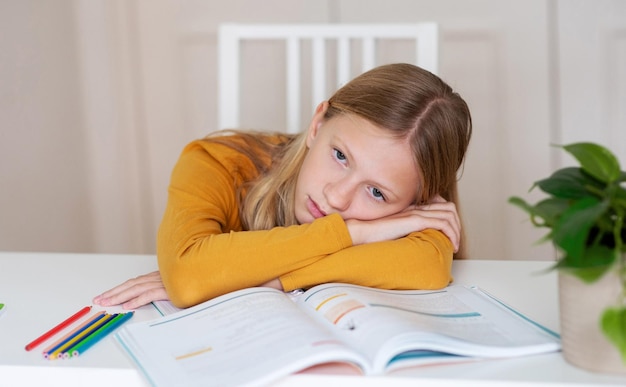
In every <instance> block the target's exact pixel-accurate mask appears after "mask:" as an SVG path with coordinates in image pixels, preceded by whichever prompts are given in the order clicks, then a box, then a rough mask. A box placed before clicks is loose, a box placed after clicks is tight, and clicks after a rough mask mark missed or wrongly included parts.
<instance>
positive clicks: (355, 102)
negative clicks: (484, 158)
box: [236, 63, 472, 258]
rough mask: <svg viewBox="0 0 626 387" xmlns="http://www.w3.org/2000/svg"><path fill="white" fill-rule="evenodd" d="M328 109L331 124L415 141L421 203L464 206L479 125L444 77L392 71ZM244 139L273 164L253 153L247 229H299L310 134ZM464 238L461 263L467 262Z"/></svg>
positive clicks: (402, 67)
mask: <svg viewBox="0 0 626 387" xmlns="http://www.w3.org/2000/svg"><path fill="white" fill-rule="evenodd" d="M328 103H329V107H328V110H327V112H326V114H325V117H324V119H325V120H328V119H331V118H332V117H334V116H336V115H340V114H355V115H358V116H360V117H362V118H365V119H367V120H368V121H370V122H372V123H373V124H375V125H376V126H378V127H380V128H383V129H386V130H389V131H391V132H392V133H394V135H395V136H397V137H399V138H408V139H409V140H410V143H411V147H412V149H413V153H414V155H415V162H416V165H417V167H418V172H419V175H420V176H421V177H422V179H421V180H422V182H421V183H422V185H421V186H420V187H418V192H419V194H418V197H417V198H415V203H416V204H423V203H427V202H429V201H430V200H431V199H432V198H433V197H435V196H436V195H437V194H439V195H441V196H442V197H443V198H444V199H446V200H448V201H452V202H454V203H455V204H456V205H457V208H459V201H458V189H457V180H458V177H457V173H458V172H459V170H460V168H461V166H462V163H463V160H464V157H465V152H466V150H467V147H468V144H469V140H470V137H471V133H472V120H471V115H470V111H469V108H468V106H467V104H466V103H465V101H464V100H463V99H462V98H461V97H460V96H459V94H458V93H456V92H454V91H453V90H452V88H451V87H450V86H448V85H447V84H446V83H445V82H443V81H442V80H441V79H440V78H439V77H437V76H436V75H434V74H432V73H430V72H428V71H426V70H424V69H421V68H419V67H417V66H414V65H410V64H404V63H396V64H390V65H384V66H380V67H377V68H374V69H372V70H370V71H368V72H366V73H363V74H361V75H360V76H358V77H356V78H354V79H353V80H352V81H350V82H349V83H347V84H346V85H345V86H343V87H342V88H341V89H339V90H338V91H337V92H336V93H335V94H334V95H333V96H332V97H331V98H330V99H329V100H328ZM244 137H245V139H246V140H245V141H246V142H247V143H249V144H252V143H254V144H256V145H257V147H262V149H265V150H266V151H267V152H268V153H269V154H270V155H271V158H272V161H271V164H270V165H266V164H264V163H262V162H259V160H258V156H256V157H255V156H254V155H251V154H250V152H246V153H248V154H249V155H250V157H251V159H252V160H253V162H254V163H255V165H256V166H257V169H258V170H259V172H260V178H259V179H258V180H256V181H254V182H251V183H250V184H248V185H246V186H245V187H242V194H241V195H240V196H241V205H240V215H241V220H242V224H243V227H244V228H245V229H247V230H260V229H270V228H273V227H276V226H290V225H294V224H297V223H298V222H297V220H296V218H295V209H294V202H295V186H296V180H297V178H298V174H299V171H300V168H301V166H302V163H303V161H304V158H305V156H306V153H307V148H306V132H303V133H300V134H297V135H294V136H292V137H287V136H286V135H285V136H284V139H283V140H284V142H282V143H281V144H282V145H280V144H279V145H270V144H268V142H267V140H268V138H269V137H268V136H267V134H265V135H263V134H259V133H256V134H254V133H248V134H247V135H244ZM236 148H237V150H240V151H244V150H243V149H240V147H239V146H237V147H236ZM266 154H267V153H266ZM459 211H460V209H459ZM463 239H464V238H462V243H461V248H460V250H459V252H458V253H457V254H456V255H455V258H463V257H464V256H465V249H464V245H465V244H464V243H463Z"/></svg>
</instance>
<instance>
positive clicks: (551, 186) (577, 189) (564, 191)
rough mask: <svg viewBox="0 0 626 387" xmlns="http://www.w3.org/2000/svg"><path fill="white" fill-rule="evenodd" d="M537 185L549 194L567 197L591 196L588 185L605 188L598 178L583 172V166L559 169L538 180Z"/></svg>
mask: <svg viewBox="0 0 626 387" xmlns="http://www.w3.org/2000/svg"><path fill="white" fill-rule="evenodd" d="M535 185H536V186H538V187H539V188H541V190H542V191H543V192H545V193H547V194H550V195H553V196H555V197H558V198H565V199H580V198H583V197H585V196H589V194H590V192H589V190H587V189H586V186H591V185H592V186H596V187H597V188H598V189H599V190H601V189H602V188H603V187H602V185H601V184H600V183H599V182H598V181H597V180H595V179H594V178H592V177H591V175H589V174H586V173H583V170H582V168H578V167H569V168H562V169H559V170H558V171H556V172H554V173H553V174H552V175H551V176H550V177H548V178H547V179H543V180H539V181H537V182H536V183H535Z"/></svg>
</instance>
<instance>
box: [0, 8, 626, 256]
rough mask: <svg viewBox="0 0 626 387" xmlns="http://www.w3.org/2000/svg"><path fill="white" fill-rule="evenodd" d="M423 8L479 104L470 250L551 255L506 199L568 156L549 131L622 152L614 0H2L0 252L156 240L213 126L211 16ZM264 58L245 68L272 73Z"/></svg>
mask: <svg viewBox="0 0 626 387" xmlns="http://www.w3.org/2000/svg"><path fill="white" fill-rule="evenodd" d="M277 10H280V12H278V11H277ZM422 20H434V21H437V22H438V23H439V24H440V26H441V59H440V72H439V73H440V75H441V76H442V77H443V78H444V79H445V80H446V81H448V82H449V83H450V84H451V85H452V86H453V87H455V88H456V89H458V90H459V91H460V92H461V94H462V95H463V96H464V97H465V98H466V99H467V101H468V102H469V104H470V107H471V109H472V112H473V117H474V125H475V135H474V138H473V142H472V144H471V148H470V153H469V155H468V160H467V164H466V167H465V172H464V176H463V179H462V181H461V189H462V201H463V203H462V204H463V210H464V214H465V220H466V230H467V234H468V237H469V241H470V246H469V247H470V255H471V256H472V257H475V258H487V259H551V258H552V256H553V254H552V251H551V249H550V248H549V246H543V247H534V246H533V242H534V241H535V240H536V239H538V238H539V237H540V236H541V235H542V233H541V232H539V231H538V230H534V229H533V228H532V227H531V226H530V225H529V224H528V222H527V221H526V218H525V216H524V214H522V213H521V212H520V211H519V210H517V209H515V208H513V207H511V206H510V205H508V204H507V203H506V199H507V198H508V196H510V195H513V194H515V195H524V194H525V193H526V191H527V189H528V188H529V187H530V186H531V184H532V182H533V181H534V180H537V179H538V178H542V177H544V176H545V175H547V174H548V173H549V172H550V171H551V170H553V169H554V168H555V167H557V166H560V165H563V164H564V163H567V162H568V160H567V159H565V158H563V157H561V155H559V154H558V153H555V151H554V150H553V149H551V148H550V147H549V144H550V143H551V142H560V143H562V142H568V141H577V140H585V139H588V140H594V141H599V142H602V143H605V144H610V145H611V146H612V147H613V148H614V149H615V150H616V152H618V153H619V155H620V158H621V159H622V160H624V161H623V162H624V163H625V164H626V138H625V137H624V136H626V113H624V112H625V111H626V110H624V109H623V108H622V106H626V74H625V71H624V70H623V69H626V32H625V31H626V2H623V1H620V0H507V1H504V0H473V1H466V0H440V1H435V0H386V1H382V0H359V1H357V0H326V1H320V0H316V1H313V0H300V1H294V0H271V1H263V2H258V1H254V0H233V1H228V2H222V1H217V0H206V1H205V0H181V1H175V0H151V1H148V0H60V1H55V2H47V1H37V0H0V250H22V251H24V250H28V251H94V252H130V253H151V252H153V251H154V238H155V234H156V227H157V226H158V222H159V220H160V216H161V213H162V211H163V208H164V204H165V199H166V188H167V182H168V179H169V173H170V171H171V168H172V166H173V164H174V162H175V160H176V158H177V157H178V154H179V152H180V150H181V149H182V147H183V146H184V144H185V143H187V142H189V141H191V140H192V139H194V138H197V137H200V136H203V135H205V134H206V133H208V132H210V131H213V130H216V129H217V127H216V123H217V118H216V111H217V110H216V109H217V102H216V93H217V89H216V87H217V59H216V44H217V40H216V32H217V26H218V24H219V23H221V22H226V21H230V22H232V21H237V22H264V23H285V22H333V23H335V22H340V23H352V22H359V23H360V22H411V21H422ZM249 55H254V49H251V51H250V53H249ZM252 64H253V65H254V63H252ZM269 70H271V68H270V69H268V68H263V69H261V70H259V69H257V68H254V67H252V68H251V70H250V74H252V76H253V75H254V74H255V72H257V73H258V72H260V73H261V75H262V78H264V79H265V81H266V82H267V80H268V79H269V80H271V82H270V87H271V86H272V85H273V83H276V87H277V88H280V86H281V84H280V82H281V81H280V75H281V74H279V73H276V74H270V72H269ZM275 94H277V93H276V91H273V94H272V95H275ZM267 95H268V93H267V89H266V90H265V92H261V93H258V94H254V93H250V94H249V95H248V96H247V97H246V99H245V100H244V107H245V108H246V109H248V112H249V114H248V115H247V119H246V120H247V121H246V123H247V124H248V125H256V124H257V123H258V125H260V126H263V127H272V126H277V125H279V123H278V122H277V121H274V118H272V117H274V116H276V114H269V115H268V114H267V112H268V111H270V110H271V109H273V108H274V106H275V105H280V103H278V104H277V103H276V101H275V99H274V98H267ZM256 114H259V115H258V116H255V115H256ZM268 116H269V117H270V118H268Z"/></svg>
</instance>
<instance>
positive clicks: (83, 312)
mask: <svg viewBox="0 0 626 387" xmlns="http://www.w3.org/2000/svg"><path fill="white" fill-rule="evenodd" d="M90 310H91V306H86V307H84V308H83V309H81V310H79V311H78V312H76V313H74V314H73V315H72V316H70V317H68V318H67V319H66V320H65V321H63V322H61V323H60V324H59V325H57V326H55V327H54V328H52V329H50V330H49V331H48V332H46V333H44V334H43V335H41V336H39V337H38V338H36V339H35V340H33V341H32V342H30V343H29V344H27V345H26V347H25V349H26V350H27V351H30V350H31V349H33V348H35V347H36V346H38V345H39V344H41V343H43V342H44V341H46V340H48V339H49V338H50V337H51V336H52V335H54V334H57V333H58V332H59V331H61V329H63V328H65V327H66V326H68V325H70V324H71V323H73V322H74V321H76V320H78V319H79V318H81V317H82V316H84V315H86V314H87V313H89V311H90Z"/></svg>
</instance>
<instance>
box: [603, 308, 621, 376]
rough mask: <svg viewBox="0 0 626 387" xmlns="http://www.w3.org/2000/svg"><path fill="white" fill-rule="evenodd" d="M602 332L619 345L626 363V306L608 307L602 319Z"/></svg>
mask: <svg viewBox="0 0 626 387" xmlns="http://www.w3.org/2000/svg"><path fill="white" fill-rule="evenodd" d="M600 325H601V326H602V332H603V333H604V335H605V336H606V337H607V339H609V341H610V342H611V343H612V344H613V345H615V347H617V349H618V351H619V353H620V355H621V356H622V362H623V363H624V365H626V306H622V307H615V308H608V309H606V310H605V311H604V313H602V317H601V320H600Z"/></svg>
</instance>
